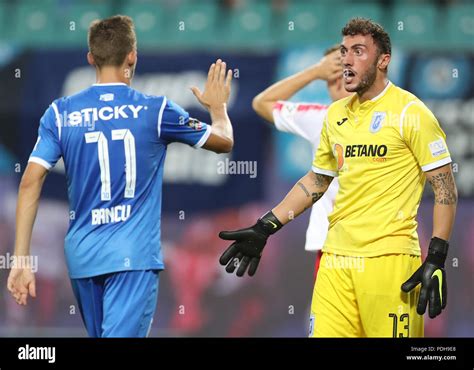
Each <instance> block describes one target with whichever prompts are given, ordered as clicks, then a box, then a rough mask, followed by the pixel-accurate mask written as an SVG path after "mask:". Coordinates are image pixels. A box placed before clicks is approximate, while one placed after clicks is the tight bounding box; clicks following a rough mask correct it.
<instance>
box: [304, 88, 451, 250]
mask: <svg viewBox="0 0 474 370" xmlns="http://www.w3.org/2000/svg"><path fill="white" fill-rule="evenodd" d="M450 162H451V158H450V154H449V151H448V147H447V145H446V135H445V134H444V132H443V130H442V129H441V127H440V125H439V123H438V121H437V120H436V118H435V117H434V115H433V113H431V111H430V110H429V109H428V108H427V107H426V106H425V105H424V104H423V102H422V101H420V100H419V99H418V98H417V97H416V96H414V95H413V94H411V93H409V92H408V91H405V90H403V89H401V88H399V87H397V86H395V85H393V84H392V83H391V82H389V83H388V85H387V86H386V88H385V89H384V90H383V91H382V92H381V93H380V94H379V95H378V96H377V97H375V98H373V99H371V100H368V101H365V102H364V103H362V104H359V101H358V99H357V95H356V94H354V95H352V96H349V97H347V98H344V99H341V100H338V101H336V102H334V103H333V104H331V106H330V107H329V108H328V111H327V115H326V118H325V121H324V124H323V129H322V132H321V141H320V143H319V147H318V150H317V152H316V155H315V159H314V161H313V171H314V172H316V173H320V174H325V175H329V176H333V177H335V176H337V177H338V180H339V192H338V194H337V196H336V200H335V204H334V210H333V212H332V213H331V214H330V215H329V231H328V235H327V239H326V242H325V244H324V248H323V252H329V253H334V254H340V255H350V256H365V257H374V256H380V255H384V254H391V253H404V254H412V255H420V247H419V242H418V234H417V232H416V229H417V221H416V214H417V210H418V206H419V204H420V200H421V195H422V193H423V188H424V185H425V175H424V173H423V172H424V171H430V170H432V169H435V168H437V167H440V166H443V165H446V164H448V163H450Z"/></svg>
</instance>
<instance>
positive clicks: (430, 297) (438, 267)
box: [402, 237, 449, 319]
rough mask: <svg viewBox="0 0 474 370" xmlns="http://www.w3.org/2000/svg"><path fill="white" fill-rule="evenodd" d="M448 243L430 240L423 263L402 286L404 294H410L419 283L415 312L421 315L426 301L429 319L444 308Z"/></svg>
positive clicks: (445, 301)
mask: <svg viewBox="0 0 474 370" xmlns="http://www.w3.org/2000/svg"><path fill="white" fill-rule="evenodd" d="M448 247H449V243H448V242H447V241H445V240H443V239H440V238H436V237H434V238H432V239H431V242H430V246H429V249H428V256H427V257H426V259H425V262H423V264H422V265H421V266H420V267H419V268H418V270H416V271H415V273H414V274H413V275H412V276H411V277H410V278H409V279H408V280H407V281H405V283H403V285H402V290H403V291H404V292H405V293H408V292H410V291H411V290H412V289H414V288H415V287H416V286H417V285H418V284H419V283H421V290H420V297H419V298H418V306H417V308H416V312H418V314H419V315H423V314H424V313H425V311H426V305H427V303H428V301H429V302H430V304H429V310H428V314H429V316H430V318H432V319H433V318H435V317H436V316H438V315H439V314H440V313H441V311H442V310H443V309H444V308H445V307H446V303H447V298H448V286H447V284H446V271H445V270H444V262H445V261H446V256H447V255H448Z"/></svg>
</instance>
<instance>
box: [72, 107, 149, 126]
mask: <svg viewBox="0 0 474 370" xmlns="http://www.w3.org/2000/svg"><path fill="white" fill-rule="evenodd" d="M142 109H144V110H146V109H147V107H144V106H143V105H137V106H135V105H130V104H127V105H117V106H115V107H102V108H84V109H81V110H79V111H74V112H71V113H69V114H68V115H67V122H68V123H69V124H70V125H71V126H78V125H81V124H82V123H83V122H95V121H98V120H101V121H110V120H111V119H120V118H138V113H139V112H140V111H141V110H142Z"/></svg>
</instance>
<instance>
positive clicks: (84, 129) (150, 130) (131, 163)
mask: <svg viewBox="0 0 474 370" xmlns="http://www.w3.org/2000/svg"><path fill="white" fill-rule="evenodd" d="M210 132H211V126H209V125H207V124H205V123H202V122H199V121H198V120H196V119H193V118H190V117H189V114H188V113H187V112H186V111H185V110H183V109H182V108H181V107H179V106H178V105H176V104H175V103H173V102H171V101H170V100H167V99H166V97H163V96H150V95H144V94H142V93H140V92H138V91H136V90H134V89H132V88H130V87H128V86H127V85H125V84H121V83H116V84H95V85H93V86H91V87H90V88H88V89H86V90H83V91H81V92H79V93H78V94H76V95H73V96H69V97H65V98H61V99H57V100H55V101H54V102H53V103H52V104H51V106H50V107H49V108H48V109H47V110H46V112H45V114H44V115H43V117H42V118H41V121H40V127H39V132H38V141H37V142H36V145H35V147H34V149H33V152H32V153H31V156H30V159H29V161H30V162H36V163H38V164H41V165H43V166H44V167H46V168H47V169H49V168H51V167H52V166H54V165H55V164H56V162H57V161H58V160H59V158H60V157H63V160H64V165H65V170H66V177H67V186H68V197H69V209H70V224H69V229H68V233H67V236H66V240H65V254H66V262H67V265H68V269H69V274H70V277H71V278H73V279H77V278H84V277H92V276H97V275H102V274H106V273H111V272H118V271H127V270H149V269H162V268H164V265H163V257H162V253H161V246H160V220H161V193H162V179H163V165H164V161H165V155H166V147H167V145H168V144H169V143H171V142H182V143H185V144H188V145H191V146H194V147H200V146H202V145H203V144H204V143H205V142H206V140H207V138H208V137H209V135H210Z"/></svg>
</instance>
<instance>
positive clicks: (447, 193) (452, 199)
mask: <svg viewBox="0 0 474 370" xmlns="http://www.w3.org/2000/svg"><path fill="white" fill-rule="evenodd" d="M428 181H429V182H430V184H431V186H432V187H433V192H434V194H435V203H437V204H444V205H452V204H456V203H457V201H458V196H457V192H456V185H455V184H454V178H453V174H452V173H451V172H443V173H439V174H437V175H433V176H432V177H431V178H430V179H429V180H428Z"/></svg>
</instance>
